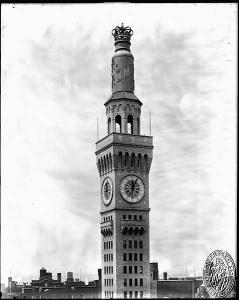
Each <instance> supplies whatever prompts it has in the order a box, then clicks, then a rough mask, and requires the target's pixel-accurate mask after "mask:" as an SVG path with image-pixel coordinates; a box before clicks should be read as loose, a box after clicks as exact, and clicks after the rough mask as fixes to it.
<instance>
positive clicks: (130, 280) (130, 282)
mask: <svg viewBox="0 0 239 300" xmlns="http://www.w3.org/2000/svg"><path fill="white" fill-rule="evenodd" d="M132 284H133V280H132V278H130V279H129V286H132Z"/></svg>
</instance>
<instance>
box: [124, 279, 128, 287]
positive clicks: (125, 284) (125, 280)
mask: <svg viewBox="0 0 239 300" xmlns="http://www.w3.org/2000/svg"><path fill="white" fill-rule="evenodd" d="M124 286H127V278H124Z"/></svg>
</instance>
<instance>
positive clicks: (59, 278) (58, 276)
mask: <svg viewBox="0 0 239 300" xmlns="http://www.w3.org/2000/svg"><path fill="white" fill-rule="evenodd" d="M57 280H58V281H60V282H61V273H57Z"/></svg>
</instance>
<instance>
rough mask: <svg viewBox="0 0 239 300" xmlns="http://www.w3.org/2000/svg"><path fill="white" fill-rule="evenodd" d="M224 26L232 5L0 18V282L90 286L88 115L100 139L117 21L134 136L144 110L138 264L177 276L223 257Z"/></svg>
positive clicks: (229, 51) (230, 161)
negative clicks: (145, 170)
mask: <svg viewBox="0 0 239 300" xmlns="http://www.w3.org/2000/svg"><path fill="white" fill-rule="evenodd" d="M236 20H237V6H236V4H147V5H146V4H94V5H82V4H78V5H76V4H71V5H68V4H61V5H59V4H50V5H49V4H48V5H45V4H44V5H32V4H27V5H20V4H19V5H18V4H17V5H10V4H8V5H3V6H2V24H1V26H2V27H1V29H2V202H1V212H2V216H1V223H2V232H1V233H2V236H1V281H4V282H6V280H7V277H8V276H9V275H10V274H11V275H12V276H13V278H14V279H15V280H17V281H21V280H25V281H26V280H31V279H37V278H38V276H39V269H40V268H41V267H45V268H47V270H48V271H51V272H53V276H54V277H55V276H56V273H57V272H62V273H63V278H64V276H65V274H66V272H67V271H72V272H74V276H75V277H79V274H80V271H81V275H82V277H81V278H82V279H83V280H85V279H89V280H93V279H96V278H97V268H100V267H101V262H100V226H99V222H100V214H99V211H100V184H99V175H98V172H97V168H96V159H95V142H96V117H97V116H98V118H99V123H100V138H102V137H104V136H105V135H106V121H105V120H106V119H105V109H104V105H103V104H104V102H105V101H106V100H107V99H108V97H109V96H110V95H111V56H112V55H113V53H114V40H113V37H112V35H111V30H112V29H113V28H114V27H115V26H117V25H120V24H121V23H122V22H124V24H125V26H131V27H132V29H133V31H134V35H133V37H132V45H131V51H132V53H133V55H134V57H135V94H136V96H137V97H138V98H139V99H140V100H141V101H142V102H143V106H142V130H141V131H142V134H146V135H148V134H149V111H150V110H151V112H152V135H153V137H154V146H155V148H154V158H153V163H152V167H151V173H150V207H151V212H150V245H151V261H155V262H158V263H159V270H160V275H161V274H162V272H163V271H168V273H169V276H175V275H180V276H183V275H185V270H186V266H187V272H188V275H192V274H193V269H194V266H195V272H196V275H201V274H202V268H203V264H204V262H205V260H206V257H207V256H208V255H209V254H210V252H212V251H213V250H216V249H223V250H226V251H228V252H229V253H230V254H231V255H232V257H233V258H235V235H236V227H235V224H236V223H235V222H236V212H235V211H236V117H237V116H236V109H237V108H236V97H237V94H236V92H237V91H236V84H237V78H236V63H237V56H236V47H237V39H236V34H237V29H236V28H237V21H236Z"/></svg>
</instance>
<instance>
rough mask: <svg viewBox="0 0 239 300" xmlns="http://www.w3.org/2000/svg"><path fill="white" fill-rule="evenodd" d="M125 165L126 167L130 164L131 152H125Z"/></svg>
mask: <svg viewBox="0 0 239 300" xmlns="http://www.w3.org/2000/svg"><path fill="white" fill-rule="evenodd" d="M124 165H125V167H128V166H129V153H128V152H126V153H125V160H124Z"/></svg>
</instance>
